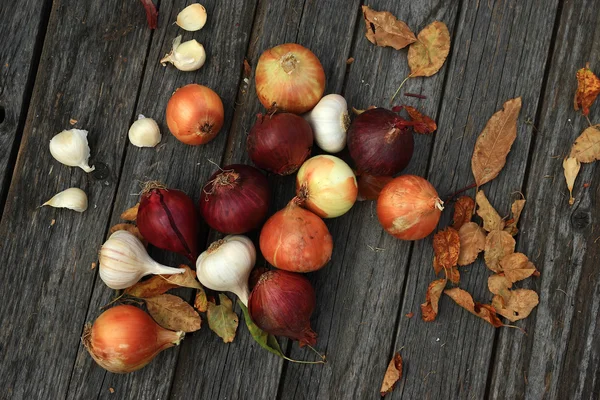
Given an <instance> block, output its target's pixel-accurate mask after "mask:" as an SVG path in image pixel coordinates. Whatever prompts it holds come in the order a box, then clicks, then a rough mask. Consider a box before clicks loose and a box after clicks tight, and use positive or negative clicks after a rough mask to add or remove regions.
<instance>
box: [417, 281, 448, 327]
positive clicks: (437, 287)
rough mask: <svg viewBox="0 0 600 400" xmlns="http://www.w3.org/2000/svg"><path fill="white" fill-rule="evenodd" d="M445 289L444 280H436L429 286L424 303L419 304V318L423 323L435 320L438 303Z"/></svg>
mask: <svg viewBox="0 0 600 400" xmlns="http://www.w3.org/2000/svg"><path fill="white" fill-rule="evenodd" d="M445 288H446V279H438V280H436V281H433V282H431V283H430V284H429V286H428V287H427V293H426V294H425V303H423V304H421V318H422V319H423V321H425V322H431V321H433V320H435V317H436V316H437V314H438V303H439V301H440V297H441V296H442V292H443V291H444V289H445Z"/></svg>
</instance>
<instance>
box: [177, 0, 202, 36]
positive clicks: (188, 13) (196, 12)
mask: <svg viewBox="0 0 600 400" xmlns="http://www.w3.org/2000/svg"><path fill="white" fill-rule="evenodd" d="M175 23H176V24H177V25H179V27H180V28H181V29H185V30H186V31H189V32H194V31H199V30H200V29H202V28H203V27H204V24H206V8H204V6H203V5H202V4H199V3H194V4H190V5H189V6H187V7H186V8H184V9H183V10H181V12H180V13H179V14H177V22H175Z"/></svg>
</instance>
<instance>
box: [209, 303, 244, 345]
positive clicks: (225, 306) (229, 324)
mask: <svg viewBox="0 0 600 400" xmlns="http://www.w3.org/2000/svg"><path fill="white" fill-rule="evenodd" d="M219 303H220V304H219V305H216V304H215V303H213V302H210V301H209V302H208V310H207V311H206V319H207V320H208V326H209V327H210V329H211V330H212V331H213V332H214V333H216V334H217V335H218V336H219V337H220V338H221V339H223V342H225V343H231V342H233V339H234V338H235V332H236V331H237V327H238V324H239V322H240V319H239V317H238V315H237V314H236V313H235V312H234V311H233V303H232V302H231V300H230V299H229V297H227V296H225V295H224V294H222V293H219Z"/></svg>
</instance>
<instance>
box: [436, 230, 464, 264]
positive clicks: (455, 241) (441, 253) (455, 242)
mask: <svg viewBox="0 0 600 400" xmlns="http://www.w3.org/2000/svg"><path fill="white" fill-rule="evenodd" d="M433 251H434V253H435V259H436V260H437V263H438V264H439V265H440V266H441V267H442V268H445V269H446V268H448V269H449V268H452V267H454V266H456V264H457V263H458V254H459V252H460V237H459V236H458V232H457V231H456V229H454V228H452V227H447V228H446V229H444V230H442V231H439V232H438V233H436V234H435V235H434V236H433Z"/></svg>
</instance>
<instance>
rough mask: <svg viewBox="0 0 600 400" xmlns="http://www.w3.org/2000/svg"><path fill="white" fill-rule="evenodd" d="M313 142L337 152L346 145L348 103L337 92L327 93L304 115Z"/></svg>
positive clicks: (322, 147) (348, 122)
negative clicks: (311, 132)
mask: <svg viewBox="0 0 600 400" xmlns="http://www.w3.org/2000/svg"><path fill="white" fill-rule="evenodd" d="M304 118H305V119H306V121H307V122H308V123H309V124H310V126H311V128H312V130H313V134H314V136H315V142H317V145H318V146H319V147H320V148H321V149H323V150H325V151H326V152H328V153H339V152H340V151H342V150H343V149H344V147H346V137H347V134H346V131H347V130H348V126H349V125H350V117H349V116H348V103H346V99H344V98H343V97H342V96H340V95H339V94H328V95H327V96H325V97H323V98H322V99H321V100H320V101H319V102H318V103H317V105H316V106H315V107H314V108H313V109H312V110H311V111H310V112H308V113H307V114H305V115H304Z"/></svg>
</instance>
